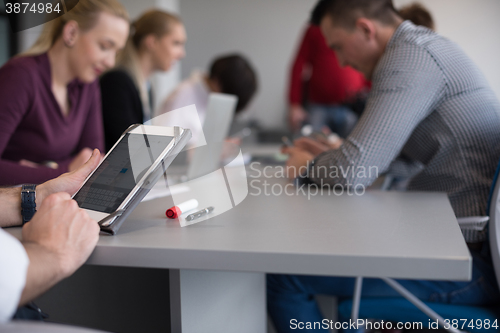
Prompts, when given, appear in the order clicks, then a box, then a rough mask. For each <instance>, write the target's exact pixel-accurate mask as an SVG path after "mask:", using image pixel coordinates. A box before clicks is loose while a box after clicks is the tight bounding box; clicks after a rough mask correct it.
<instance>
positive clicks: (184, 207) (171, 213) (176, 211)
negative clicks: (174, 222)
mask: <svg viewBox="0 0 500 333" xmlns="http://www.w3.org/2000/svg"><path fill="white" fill-rule="evenodd" d="M196 207H198V200H196V199H191V200H188V201H186V202H183V203H181V204H178V205H177V206H174V207H172V208H169V209H167V211H166V212H165V215H167V217H168V218H169V219H176V218H178V217H179V216H181V214H182V213H185V212H187V211H190V210H192V209H195V208H196Z"/></svg>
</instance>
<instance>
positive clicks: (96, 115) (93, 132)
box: [76, 81, 104, 153]
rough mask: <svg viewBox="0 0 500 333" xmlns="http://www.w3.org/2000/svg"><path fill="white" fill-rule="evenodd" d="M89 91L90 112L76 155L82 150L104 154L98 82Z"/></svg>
mask: <svg viewBox="0 0 500 333" xmlns="http://www.w3.org/2000/svg"><path fill="white" fill-rule="evenodd" d="M91 89H92V90H91V96H92V102H91V103H90V110H89V113H88V117H87V120H86V122H85V125H84V126H83V131H82V136H81V137H80V142H79V143H78V146H77V151H76V153H79V152H80V151H81V150H82V149H83V148H90V149H95V148H97V149H99V150H100V151H101V153H104V129H103V124H102V105H101V91H100V88H99V81H96V82H94V83H93V84H92V86H91Z"/></svg>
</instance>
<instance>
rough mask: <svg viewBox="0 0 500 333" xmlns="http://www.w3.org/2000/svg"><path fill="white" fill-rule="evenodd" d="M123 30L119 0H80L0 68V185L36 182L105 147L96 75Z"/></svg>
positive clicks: (123, 34) (112, 57)
mask: <svg viewBox="0 0 500 333" xmlns="http://www.w3.org/2000/svg"><path fill="white" fill-rule="evenodd" d="M128 29H129V27H128V14H127V12H126V10H125V8H124V7H123V6H122V5H121V4H120V3H119V2H118V1H117V0H80V1H79V2H78V4H76V6H75V7H74V8H73V9H72V10H71V11H69V12H67V13H66V14H64V15H62V16H60V17H58V18H57V19H54V20H52V21H50V22H48V23H47V24H46V25H45V27H44V30H43V32H42V34H41V35H40V37H39V39H38V40H37V42H36V43H35V44H34V46H33V47H32V48H31V49H30V50H28V52H27V53H25V54H22V55H20V56H18V57H16V58H14V59H11V60H10V61H9V62H7V63H6V64H5V65H4V66H3V67H2V68H1V69H0V170H1V172H0V185H17V184H21V183H36V184H38V183H41V182H43V181H46V180H49V179H51V178H55V177H57V176H59V175H61V174H62V173H64V172H67V171H72V170H75V169H77V168H78V167H79V166H81V165H82V164H83V163H85V161H87V160H88V159H89V157H90V155H91V154H92V149H93V148H99V149H101V150H103V148H104V137H103V130H102V115H101V97H100V92H99V82H98V81H97V78H98V76H99V74H100V73H102V72H103V71H104V70H106V69H108V68H110V67H112V66H113V65H114V63H115V55H116V52H117V50H119V49H120V48H122V47H123V46H124V45H125V41H126V39H127V35H128Z"/></svg>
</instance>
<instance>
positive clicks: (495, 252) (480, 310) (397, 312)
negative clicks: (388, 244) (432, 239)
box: [338, 163, 500, 333]
mask: <svg viewBox="0 0 500 333" xmlns="http://www.w3.org/2000/svg"><path fill="white" fill-rule="evenodd" d="M499 173H500V163H499V164H498V166H497V169H496V172H495V176H494V177H493V183H492V186H491V188H490V194H489V199H488V207H487V210H486V211H487V212H488V214H489V219H488V217H479V218H475V221H474V218H463V219H460V218H459V219H458V222H459V224H464V222H465V224H470V223H472V224H473V223H478V224H481V223H483V222H486V221H488V220H489V230H488V231H489V246H490V251H491V257H492V261H493V266H494V268H495V275H496V278H497V283H498V285H499V286H500V182H499V181H498V177H499ZM383 280H384V281H385V282H387V283H388V284H389V285H390V286H392V287H393V288H394V289H395V290H396V291H398V292H399V293H400V294H401V295H402V296H403V297H405V298H393V297H387V298H384V297H376V298H365V299H361V300H359V294H360V293H361V287H360V285H361V283H362V278H360V277H358V278H357V281H356V283H357V284H358V285H359V288H356V292H357V294H358V295H357V296H358V298H356V297H355V298H354V299H353V300H346V301H343V302H341V303H340V304H339V306H338V314H339V319H341V320H347V319H348V318H349V317H350V315H351V318H352V319H357V317H358V316H359V317H361V318H376V319H380V320H386V321H393V322H422V323H423V327H424V328H426V327H427V326H428V324H429V318H432V319H431V320H432V321H433V322H435V321H436V319H438V318H439V319H440V320H441V321H442V320H443V318H445V319H448V320H450V322H451V321H452V320H453V319H456V320H458V321H457V324H458V329H454V328H453V327H452V328H451V329H448V331H449V332H455V333H456V332H462V331H469V332H495V331H500V330H499V329H497V328H493V327H491V325H492V324H493V323H495V324H496V325H498V327H500V307H495V308H488V307H478V306H465V305H454V304H442V303H432V302H422V301H420V300H419V299H417V298H416V297H415V296H413V295H412V294H411V293H410V292H408V291H407V290H406V289H404V288H403V287H402V286H401V285H399V283H397V282H396V281H394V280H393V279H389V278H383ZM412 303H413V304H412ZM353 304H354V305H355V306H354V308H353ZM417 308H418V309H420V310H421V311H419V310H418V309H417ZM358 311H359V312H358ZM464 319H466V322H465V325H463V324H464ZM479 319H480V320H481V323H482V324H483V325H482V326H481V328H478V326H479V325H476V323H477V322H476V320H479ZM486 319H488V320H489V323H490V328H489V329H488V328H484V323H485V320H486ZM471 320H472V321H473V323H474V324H473V325H472V326H470V327H468V326H467V325H468V324H470V321H471Z"/></svg>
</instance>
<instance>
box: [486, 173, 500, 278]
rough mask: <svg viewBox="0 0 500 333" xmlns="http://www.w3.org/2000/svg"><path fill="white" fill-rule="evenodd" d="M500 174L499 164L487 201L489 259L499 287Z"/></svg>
mask: <svg viewBox="0 0 500 333" xmlns="http://www.w3.org/2000/svg"><path fill="white" fill-rule="evenodd" d="M499 174H500V163H499V164H498V166H497V169H496V171H495V176H494V177H493V183H492V185H491V189H490V195H489V199H488V208H487V212H488V213H489V216H490V221H489V240H490V251H491V258H492V260H493V267H494V268H495V275H496V277H497V283H498V285H499V286H500V182H499V181H498V176H499Z"/></svg>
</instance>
